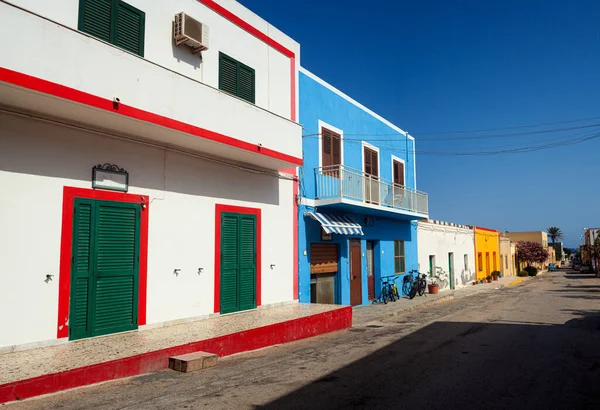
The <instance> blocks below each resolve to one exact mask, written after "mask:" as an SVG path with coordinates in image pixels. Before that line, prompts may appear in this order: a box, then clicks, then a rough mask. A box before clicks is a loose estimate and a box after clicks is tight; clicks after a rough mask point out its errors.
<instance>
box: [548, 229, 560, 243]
mask: <svg viewBox="0 0 600 410" xmlns="http://www.w3.org/2000/svg"><path fill="white" fill-rule="evenodd" d="M548 237H549V238H550V239H552V244H554V242H556V240H557V239H562V238H563V233H562V231H561V230H560V228H557V227H556V226H551V227H550V228H548Z"/></svg>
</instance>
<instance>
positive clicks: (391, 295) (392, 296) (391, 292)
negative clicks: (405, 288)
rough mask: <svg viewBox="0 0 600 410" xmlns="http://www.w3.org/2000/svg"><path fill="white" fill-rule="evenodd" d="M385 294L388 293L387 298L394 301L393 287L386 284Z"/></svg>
mask: <svg viewBox="0 0 600 410" xmlns="http://www.w3.org/2000/svg"><path fill="white" fill-rule="evenodd" d="M387 294H388V298H389V299H390V300H391V301H392V302H395V301H396V297H395V296H394V289H393V288H392V286H391V285H388V286H387Z"/></svg>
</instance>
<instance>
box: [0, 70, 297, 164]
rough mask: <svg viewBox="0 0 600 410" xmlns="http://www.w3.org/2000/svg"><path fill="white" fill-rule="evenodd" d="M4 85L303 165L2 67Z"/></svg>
mask: <svg viewBox="0 0 600 410" xmlns="http://www.w3.org/2000/svg"><path fill="white" fill-rule="evenodd" d="M0 81H4V82H6V83H9V84H13V85H16V86H19V87H23V88H27V89H29V90H33V91H37V92H41V93H44V94H48V95H52V96H55V97H59V98H64V99H66V100H70V101H74V102H77V103H80V104H84V105H88V106H90V107H94V108H98V109H101V110H104V111H108V112H112V113H114V114H120V115H123V116H125V117H129V118H134V119H136V120H140V121H145V122H148V123H151V124H155V125H159V126H161V127H166V128H169V129H172V130H176V131H181V132H185V133H187V134H191V135H194V136H196V137H200V138H204V139H207V140H209V141H214V142H218V143H221V144H224V145H229V146H232V147H235V148H239V149H242V150H244V151H248V152H252V153H255V154H260V155H264V156H266V157H269V158H274V159H277V160H280V161H285V162H288V163H291V164H295V165H301V164H302V158H296V157H294V156H291V155H288V154H284V153H281V152H278V151H275V150H272V149H269V148H265V147H259V146H258V145H256V144H252V143H249V142H246V141H241V140H238V139H236V138H233V137H229V136H227V135H224V134H220V133H218V132H214V131H209V130H207V129H204V128H200V127H196V126H194V125H191V124H187V123H185V122H181V121H177V120H174V119H172V118H168V117H164V116H162V115H158V114H154V113H151V112H148V111H144V110H141V109H139V108H135V107H132V106H128V105H125V104H119V106H118V109H115V108H114V106H113V102H112V100H109V99H106V98H102V97H98V96H96V95H92V94H88V93H85V92H83V91H79V90H76V89H74V88H70V87H66V86H64V85H60V84H56V83H53V82H50V81H46V80H42V79H41V78H37V77H32V76H30V75H27V74H23V73H18V72H16V71H12V70H9V69H6V68H3V67H0Z"/></svg>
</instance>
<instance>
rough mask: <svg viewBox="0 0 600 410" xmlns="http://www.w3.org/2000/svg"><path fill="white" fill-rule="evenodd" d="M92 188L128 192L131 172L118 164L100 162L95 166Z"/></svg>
mask: <svg viewBox="0 0 600 410" xmlns="http://www.w3.org/2000/svg"><path fill="white" fill-rule="evenodd" d="M92 188H94V189H110V190H111V191H121V192H127V190H128V189H129V173H127V171H125V170H124V169H123V168H119V167H118V166H116V165H112V164H104V165H101V164H98V165H96V166H95V167H94V168H93V172H92Z"/></svg>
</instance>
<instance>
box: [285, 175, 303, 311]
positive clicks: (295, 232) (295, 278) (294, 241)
mask: <svg viewBox="0 0 600 410" xmlns="http://www.w3.org/2000/svg"><path fill="white" fill-rule="evenodd" d="M281 172H285V173H287V174H291V175H294V187H293V197H292V204H293V205H292V212H293V213H292V225H293V226H292V236H293V238H292V244H293V247H294V250H293V254H292V256H293V258H294V261H293V269H292V285H293V286H292V295H293V299H294V300H298V201H297V198H298V192H299V189H298V176H297V172H296V168H286V169H282V170H281Z"/></svg>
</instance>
